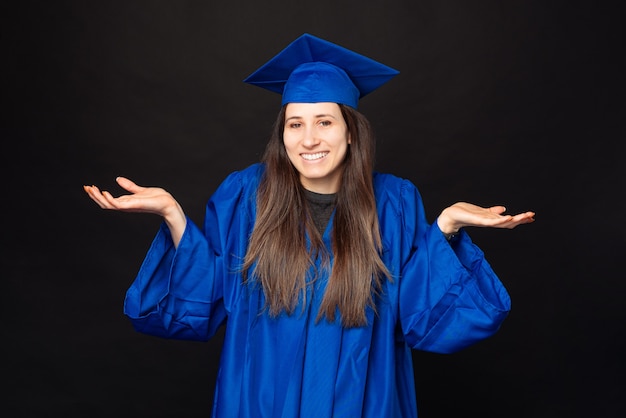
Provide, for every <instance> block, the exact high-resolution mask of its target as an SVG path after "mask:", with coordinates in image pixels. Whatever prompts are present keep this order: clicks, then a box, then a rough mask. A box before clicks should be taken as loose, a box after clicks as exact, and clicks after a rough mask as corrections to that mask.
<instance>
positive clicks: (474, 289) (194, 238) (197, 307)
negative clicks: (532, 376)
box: [124, 164, 510, 418]
mask: <svg viewBox="0 0 626 418" xmlns="http://www.w3.org/2000/svg"><path fill="white" fill-rule="evenodd" d="M262 170H263V165H261V164H254V165H252V166H250V167H248V168H246V169H244V170H242V171H238V172H234V173H232V174H231V175H229V176H228V177H227V178H226V179H225V181H224V182H223V183H222V184H221V185H220V187H219V188H218V190H216V192H215V193H214V195H213V196H212V197H211V199H210V200H209V202H208V204H207V208H206V217H205V223H204V228H203V229H202V230H201V229H199V228H198V227H197V226H196V225H194V223H193V222H192V221H191V220H188V226H187V228H186V230H185V232H184V234H183V237H182V239H181V241H180V243H179V246H178V248H177V249H176V248H174V245H173V242H172V239H171V236H170V234H169V231H168V229H167V227H166V226H165V225H163V226H162V227H161V229H160V230H159V232H158V233H157V235H156V237H155V239H154V241H153V243H152V245H151V247H150V249H149V251H148V253H147V255H146V258H145V260H144V262H143V264H142V266H141V268H140V271H139V273H138V275H137V277H136V279H135V281H134V282H133V284H132V285H131V286H130V288H129V289H128V291H127V294H126V300H125V304H124V312H125V314H126V315H127V316H128V317H129V318H130V320H131V321H132V323H133V325H134V327H135V329H136V330H137V331H139V332H142V333H147V334H151V335H156V336H159V337H164V338H177V339H190V340H202V341H205V340H208V339H209V338H211V337H212V336H213V335H214V333H215V332H216V330H217V329H218V328H219V327H220V326H221V325H223V324H225V326H226V328H225V334H224V343H223V348H222V352H221V358H220V370H219V375H218V378H217V384H216V391H215V396H214V405H213V414H212V416H213V417H250V418H260V417H272V418H279V417H282V418H288V417H289V418H291V417H315V418H324V417H372V418H380V417H416V416H417V407H416V401H415V388H414V376H413V365H412V358H411V349H417V350H426V351H431V352H438V353H452V352H455V351H458V350H460V349H462V348H464V347H467V346H469V345H471V344H473V343H475V342H476V341H479V340H481V339H484V338H487V337H489V336H490V335H492V334H493V333H495V332H496V331H497V329H498V328H499V326H500V324H501V323H502V321H503V320H504V318H505V317H506V315H507V314H508V311H509V309H510V298H509V295H508V294H507V292H506V290H505V288H504V287H503V285H502V283H501V282H500V280H499V279H498V277H497V276H496V274H495V273H494V272H493V270H492V269H491V267H490V266H489V264H488V263H487V261H486V260H485V259H484V256H483V253H482V252H481V250H480V249H479V248H477V247H476V246H475V245H474V244H473V243H472V242H471V240H470V238H469V237H468V235H467V234H466V233H465V232H461V234H460V236H459V238H458V240H456V241H455V242H454V243H453V244H450V243H449V242H448V241H447V240H446V239H445V237H444V236H443V234H442V232H441V231H440V230H439V228H438V227H437V226H436V223H434V224H433V225H432V226H431V225H429V224H428V223H427V221H426V217H425V213H424V208H423V203H422V200H421V197H420V195H419V192H418V190H417V189H416V187H415V186H414V185H413V184H412V183H411V182H410V181H408V180H406V179H401V178H398V177H395V176H393V175H390V174H381V173H375V174H374V188H375V194H376V203H377V210H378V216H379V220H380V229H381V233H382V241H383V261H384V262H385V264H386V266H387V268H388V269H389V271H390V272H391V273H392V275H393V277H394V279H393V281H385V283H384V286H383V292H382V296H381V297H379V298H378V299H377V301H376V306H377V310H378V314H377V315H375V314H374V313H373V312H372V311H371V310H368V312H367V316H368V321H369V324H368V326H364V327H359V328H349V329H348V328H343V327H341V326H340V325H339V321H336V322H334V323H329V322H328V321H326V320H324V321H321V322H319V323H317V324H315V317H316V315H317V312H318V308H319V306H320V302H321V298H322V295H323V292H324V288H325V285H326V280H324V279H322V280H319V281H318V282H317V284H316V287H315V288H314V289H311V290H310V294H309V295H308V297H307V300H308V301H309V303H307V305H306V306H305V307H304V309H303V310H302V309H300V308H298V309H297V310H296V312H295V313H294V314H292V315H286V314H282V315H280V316H279V317H277V318H271V317H270V316H269V315H268V314H267V313H266V312H265V311H264V310H263V306H264V298H263V292H262V290H261V288H260V286H258V285H257V286H254V285H243V284H242V277H241V275H240V273H239V267H240V265H241V262H242V260H243V257H244V255H245V253H246V247H247V244H248V237H249V236H250V233H251V231H252V228H253V225H254V220H255V214H256V201H255V199H256V190H257V186H258V183H259V180H260V176H261V173H262ZM332 222H333V220H332V218H331V221H330V222H329V226H328V227H327V229H326V232H325V234H324V241H325V242H326V245H327V246H328V248H330V230H331V228H332Z"/></svg>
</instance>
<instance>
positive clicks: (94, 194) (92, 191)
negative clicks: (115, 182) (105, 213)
mask: <svg viewBox="0 0 626 418" xmlns="http://www.w3.org/2000/svg"><path fill="white" fill-rule="evenodd" d="M84 189H85V191H86V192H87V194H88V195H89V197H90V198H91V200H93V201H94V202H96V203H97V204H98V206H100V208H102V209H108V206H109V205H108V203H107V202H106V200H105V199H104V197H103V196H102V193H100V190H99V189H98V188H97V187H96V186H84Z"/></svg>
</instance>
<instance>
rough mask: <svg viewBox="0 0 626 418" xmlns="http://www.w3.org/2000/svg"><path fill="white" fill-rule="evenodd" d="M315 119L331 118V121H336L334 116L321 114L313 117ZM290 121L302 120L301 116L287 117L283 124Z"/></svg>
mask: <svg viewBox="0 0 626 418" xmlns="http://www.w3.org/2000/svg"><path fill="white" fill-rule="evenodd" d="M314 117H315V118H316V119H319V118H333V119H337V118H336V117H335V116H333V115H331V114H330V113H321V114H319V115H315V116H314ZM291 119H302V116H289V117H288V118H286V119H285V122H286V121H288V120H291Z"/></svg>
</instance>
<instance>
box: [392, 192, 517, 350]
mask: <svg viewBox="0 0 626 418" xmlns="http://www.w3.org/2000/svg"><path fill="white" fill-rule="evenodd" d="M403 194H404V196H403V198H402V199H401V202H402V205H403V208H402V220H403V221H402V228H403V229H404V231H403V232H404V234H405V236H406V237H407V238H406V239H407V240H411V239H412V240H413V243H412V244H410V243H407V245H410V246H411V250H410V252H409V256H408V259H407V260H406V262H405V263H404V264H403V266H402V270H401V277H400V279H399V317H400V323H401V326H402V330H403V333H404V336H405V339H406V341H407V343H408V344H409V346H411V347H412V348H414V349H419V350H423V351H430V352H437V353H452V352H456V351H459V350H461V349H463V348H466V347H468V346H470V345H472V344H474V343H476V342H478V341H480V340H483V339H485V338H488V337H490V336H491V335H493V334H494V333H495V332H496V331H497V330H498V329H499V327H500V325H501V323H502V321H504V319H505V318H506V316H507V315H508V312H509V310H510V307H511V300H510V297H509V295H508V293H507V291H506V289H505V288H504V286H503V284H502V283H501V282H500V280H499V278H498V277H497V275H496V274H495V272H494V271H493V269H492V268H491V266H490V265H489V263H488V262H487V260H485V257H484V254H483V252H482V251H481V250H480V249H479V248H478V247H477V246H476V245H475V244H473V243H472V241H471V239H470V237H469V236H468V234H467V233H466V232H465V231H464V230H461V232H460V234H459V235H458V237H456V238H455V240H454V242H448V241H447V240H446V238H445V237H444V235H443V233H442V232H441V230H440V229H439V227H438V226H437V223H436V222H435V223H433V224H432V225H429V224H428V223H427V221H426V218H425V215H424V208H423V203H422V200H421V197H420V195H419V192H418V191H417V189H416V188H415V186H412V185H411V186H410V187H408V186H406V185H405V187H403Z"/></svg>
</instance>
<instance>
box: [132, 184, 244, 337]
mask: <svg viewBox="0 0 626 418" xmlns="http://www.w3.org/2000/svg"><path fill="white" fill-rule="evenodd" d="M243 183H244V182H243V180H242V179H241V176H240V175H239V174H238V173H237V172H236V173H233V174H231V175H230V176H229V177H228V178H227V179H226V180H225V181H224V182H223V183H222V184H221V185H220V187H219V188H218V190H217V191H216V192H215V193H214V194H213V196H212V197H211V199H210V200H209V202H208V204H207V208H206V215H205V224H204V229H203V230H201V229H200V228H199V227H198V226H196V225H195V224H194V222H193V221H192V220H191V219H189V218H188V219H187V227H186V228H185V231H184V233H183V236H182V238H181V240H180V243H179V245H178V248H175V247H174V243H173V241H172V238H171V234H170V232H169V229H168V228H167V226H166V225H165V223H163V224H162V225H161V227H160V229H159V231H158V233H157V234H156V237H155V238H154V240H153V242H152V245H151V246H150V249H149V250H148V253H147V254H146V257H145V259H144V261H143V263H142V265H141V267H140V269H139V272H138V274H137V277H136V278H135V280H134V282H133V283H132V284H131V286H130V288H129V289H128V290H127V292H126V298H125V301H124V313H125V314H126V315H127V316H128V318H129V319H130V320H131V323H132V324H133V327H134V328H135V329H136V330H137V331H138V332H142V333H145V334H150V335H154V336H158V337H163V338H174V339H186V340H198V341H206V340H208V339H209V338H211V337H212V336H213V335H214V334H215V332H216V331H217V329H218V328H219V326H220V325H221V324H222V323H224V321H225V319H226V316H227V310H228V303H225V301H228V300H232V298H234V297H236V295H234V294H233V293H234V292H236V291H237V289H238V287H239V286H237V284H238V283H239V282H238V277H239V276H238V275H236V274H232V267H231V265H230V264H231V263H232V261H233V260H234V259H235V258H236V257H235V256H234V254H233V253H232V252H231V248H229V246H230V247H232V246H233V245H235V244H233V243H236V242H238V240H236V239H235V238H229V237H233V236H236V235H237V234H241V233H242V232H241V231H240V230H238V228H240V227H241V225H242V217H244V218H246V217H245V216H243V215H242V213H244V212H245V209H241V206H242V205H241V203H242V200H243V199H244V197H243V195H244V193H243V192H244V187H243ZM233 251H234V250H233Z"/></svg>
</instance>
